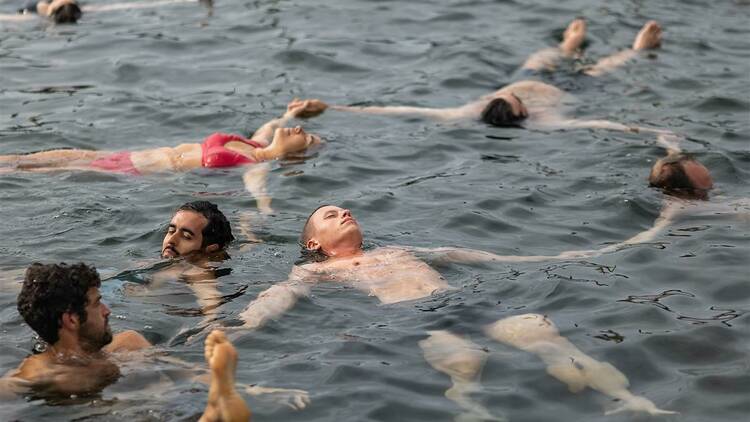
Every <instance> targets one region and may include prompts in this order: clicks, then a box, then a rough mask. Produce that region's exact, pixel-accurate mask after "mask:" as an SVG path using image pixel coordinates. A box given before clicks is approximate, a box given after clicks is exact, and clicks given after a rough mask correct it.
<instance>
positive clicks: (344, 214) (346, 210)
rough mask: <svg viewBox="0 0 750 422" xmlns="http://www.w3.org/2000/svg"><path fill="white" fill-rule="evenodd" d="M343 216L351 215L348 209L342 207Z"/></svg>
mask: <svg viewBox="0 0 750 422" xmlns="http://www.w3.org/2000/svg"><path fill="white" fill-rule="evenodd" d="M343 216H344V217H351V216H352V212H351V211H350V210H348V209H346V208H344V212H343Z"/></svg>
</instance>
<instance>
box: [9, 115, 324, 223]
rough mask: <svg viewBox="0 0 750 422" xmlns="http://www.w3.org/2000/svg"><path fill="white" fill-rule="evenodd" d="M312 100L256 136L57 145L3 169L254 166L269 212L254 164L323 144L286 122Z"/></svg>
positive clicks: (253, 182) (250, 176)
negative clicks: (113, 147) (133, 146)
mask: <svg viewBox="0 0 750 422" xmlns="http://www.w3.org/2000/svg"><path fill="white" fill-rule="evenodd" d="M308 106H309V103H304V102H297V103H295V104H294V105H291V106H289V107H288V108H287V111H286V113H284V115H283V116H281V117H280V118H278V119H273V120H270V121H268V122H267V123H265V124H264V125H263V126H261V127H260V128H259V129H258V130H257V131H255V133H254V134H253V136H252V137H251V139H246V138H244V137H242V136H240V135H233V134H226V133H214V134H212V135H210V136H208V137H207V138H205V139H204V140H203V142H202V143H200V144H198V143H189V144H180V145H178V146H176V147H173V148H170V147H163V148H153V149H146V150H139V151H117V152H112V151H91V150H81V149H56V150H51V151H43V152H36V153H30V154H13V155H0V173H8V172H17V171H30V172H49V171H97V172H105V173H119V174H128V175H145V174H153V173H169V172H181V171H190V170H193V169H197V168H201V167H210V168H216V167H237V166H249V167H248V169H247V170H246V171H245V174H244V175H243V181H244V184H245V188H246V189H247V190H248V191H249V192H250V193H251V194H252V195H253V197H255V199H256V200H257V202H258V208H259V209H260V210H261V211H263V212H270V210H271V209H270V197H269V196H268V194H267V192H266V190H265V180H266V176H267V169H264V168H263V167H260V168H253V166H252V164H256V163H261V162H264V161H269V160H275V159H278V158H283V157H286V156H289V155H293V154H298V153H301V152H303V151H305V150H307V149H308V148H310V147H313V146H315V145H319V144H320V143H321V139H320V137H319V136H317V135H313V134H309V133H307V132H305V131H304V130H303V129H302V128H301V127H300V126H296V127H284V125H285V124H286V123H287V122H288V121H289V120H290V119H292V118H294V117H296V116H297V115H299V114H300V113H303V112H304V111H305V109H306V107H308Z"/></svg>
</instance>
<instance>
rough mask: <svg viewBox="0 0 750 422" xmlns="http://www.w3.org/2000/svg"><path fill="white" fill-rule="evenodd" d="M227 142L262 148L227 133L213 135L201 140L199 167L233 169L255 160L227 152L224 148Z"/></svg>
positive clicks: (250, 141)
mask: <svg viewBox="0 0 750 422" xmlns="http://www.w3.org/2000/svg"><path fill="white" fill-rule="evenodd" d="M227 142H242V143H243V144H246V145H250V146H251V147H253V148H263V147H264V146H263V145H261V144H259V143H258V142H255V141H252V140H250V139H245V138H243V137H242V136H240V135H232V134H228V133H220V132H217V133H214V134H211V135H209V136H208V137H207V138H206V139H204V140H203V143H202V144H201V150H202V151H203V153H202V157H201V165H202V166H203V167H234V166H239V165H241V164H252V163H255V160H253V159H251V158H248V157H246V156H244V155H242V154H240V153H239V152H235V151H231V150H228V149H226V148H225V147H224V145H226V144H227Z"/></svg>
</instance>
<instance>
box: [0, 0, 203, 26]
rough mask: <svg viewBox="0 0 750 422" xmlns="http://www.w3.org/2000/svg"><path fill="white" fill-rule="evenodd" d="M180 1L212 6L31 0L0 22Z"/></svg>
mask: <svg viewBox="0 0 750 422" xmlns="http://www.w3.org/2000/svg"><path fill="white" fill-rule="evenodd" d="M180 3H202V4H206V5H207V6H208V7H209V10H210V8H211V7H212V0H154V1H134V2H124V3H112V4H104V5H83V6H80V5H79V4H78V2H77V1H76V0H51V1H48V0H31V1H29V2H28V3H26V5H25V6H24V7H22V8H20V9H18V14H0V22H2V21H6V22H8V21H10V22H20V21H28V20H32V19H34V15H38V16H40V17H44V18H47V19H49V20H51V21H53V22H55V23H58V24H62V23H76V22H78V20H79V19H81V16H83V12H86V13H87V14H88V13H92V12H93V13H96V12H108V11H114V10H135V9H150V8H154V7H161V6H167V5H171V4H180Z"/></svg>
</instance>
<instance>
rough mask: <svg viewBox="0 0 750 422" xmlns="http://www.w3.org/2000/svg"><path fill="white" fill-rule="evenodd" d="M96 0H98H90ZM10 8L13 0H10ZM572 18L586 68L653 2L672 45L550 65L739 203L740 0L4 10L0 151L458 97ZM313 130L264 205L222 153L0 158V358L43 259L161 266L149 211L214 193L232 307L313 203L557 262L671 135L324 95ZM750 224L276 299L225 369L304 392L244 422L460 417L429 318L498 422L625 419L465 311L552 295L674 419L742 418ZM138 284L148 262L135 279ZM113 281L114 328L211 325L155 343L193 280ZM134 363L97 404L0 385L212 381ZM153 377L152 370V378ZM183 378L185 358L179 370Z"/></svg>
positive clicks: (635, 190)
mask: <svg viewBox="0 0 750 422" xmlns="http://www.w3.org/2000/svg"><path fill="white" fill-rule="evenodd" d="M102 3H106V2H102ZM2 5H3V8H4V9H5V11H9V10H12V9H13V7H15V6H16V3H15V2H10V1H4V2H3V4H2ZM576 16H583V17H585V18H586V19H587V20H588V23H589V35H588V49H587V55H586V57H585V58H584V61H594V60H595V59H596V58H598V57H601V56H602V55H605V54H608V53H611V52H613V51H615V50H618V49H620V48H623V47H625V46H628V45H629V44H630V43H631V42H632V38H633V36H634V35H635V33H636V32H637V30H638V29H639V27H640V26H641V25H642V24H643V23H644V22H645V21H646V20H648V19H656V20H658V21H660V22H661V23H662V24H663V26H664V28H665V33H664V43H663V48H662V49H661V50H659V51H657V52H656V53H655V54H653V55H652V57H651V58H645V59H641V60H640V61H638V62H636V63H632V64H630V65H628V66H625V67H624V68H623V69H621V70H620V71H618V72H616V73H615V74H614V75H612V76H608V77H605V78H602V79H599V80H589V79H585V78H582V77H581V76H578V75H575V74H574V73H573V72H572V70H573V66H572V65H564V66H562V67H561V69H559V71H558V72H557V73H556V74H554V75H549V77H548V78H547V80H548V81H551V82H553V83H555V84H557V85H558V86H561V87H563V88H565V89H566V90H569V91H571V92H572V93H573V94H574V95H576V96H577V97H578V98H579V99H580V100H581V101H580V105H579V108H578V110H576V113H577V114H578V115H580V116H586V117H590V118H608V119H612V120H617V121H621V122H624V123H632V124H648V125H653V126H657V127H664V128H669V129H672V130H674V131H677V132H680V133H683V134H686V135H688V136H689V137H690V138H691V141H690V142H688V143H686V144H685V149H687V150H688V151H690V152H692V153H694V154H695V155H696V157H698V159H699V160H701V162H703V163H704V164H705V165H706V166H707V167H708V168H710V169H711V172H712V174H713V177H714V180H715V182H716V192H715V194H716V195H715V197H716V199H715V200H716V201H721V200H722V199H719V198H720V197H721V196H723V197H724V200H726V199H727V198H729V199H731V198H742V197H748V196H750V189H748V180H749V179H750V148H749V146H750V144H749V143H748V142H749V141H750V29H748V25H747V23H748V21H749V18H750V8H749V7H748V3H747V2H744V1H722V2H711V1H697V0H693V1H682V2H642V1H623V2H606V3H603V2H597V1H583V0H577V1H558V2H545V1H525V2H516V1H437V0H433V1H417V2H396V1H363V0H358V1H325V2H306V1H297V2H294V1H247V2H242V1H239V0H219V1H217V2H216V4H215V6H214V8H213V10H212V12H211V13H209V10H208V9H207V8H205V7H204V6H199V5H197V4H196V5H182V6H171V7H163V8H159V9H153V10H137V11H118V12H108V13H100V14H98V15H94V14H91V15H88V16H86V17H85V18H84V19H83V20H82V21H81V22H80V24H79V25H75V26H60V27H54V26H48V25H46V24H43V23H39V22H28V23H23V24H8V23H2V24H0V110H1V111H0V154H7V153H15V152H28V151H38V150H43V149H52V148H60V147H66V148H88V149H100V150H121V149H139V148H147V147H156V146H172V145H175V144H177V143H180V142H189V141H199V140H200V139H202V138H203V137H204V136H205V135H207V134H209V133H211V132H213V131H218V130H221V131H238V132H241V133H248V132H252V130H254V129H255V128H256V127H257V126H258V125H259V124H261V123H263V122H264V121H266V120H267V119H269V118H271V117H274V116H276V115H279V114H281V112H282V110H283V109H284V107H285V104H286V102H287V101H288V100H290V99H291V98H293V97H295V96H300V97H320V98H323V99H325V100H328V101H330V102H332V103H344V104H346V103H363V102H364V103H374V104H379V103H382V104H396V103H397V104H413V105H420V106H434V107H440V106H451V105H459V104H463V103H465V102H467V101H469V100H471V99H474V98H476V97H478V96H480V95H482V94H485V93H487V92H489V91H491V90H494V89H496V88H498V87H500V86H502V85H504V84H505V83H508V82H510V81H512V80H513V79H512V78H513V73H514V72H515V70H516V69H517V67H518V65H519V64H520V63H522V62H523V60H524V59H525V58H526V57H527V56H528V55H529V54H530V53H532V52H533V51H535V50H537V49H539V48H543V47H545V46H548V45H552V44H554V43H556V42H557V38H556V36H558V35H559V34H560V32H561V31H562V29H563V28H564V27H565V25H566V24H567V23H568V22H569V21H570V20H571V19H572V18H574V17H576ZM304 126H305V128H307V129H309V130H310V131H312V132H314V133H320V134H321V135H322V136H323V137H324V138H325V139H327V140H328V144H327V145H326V146H325V147H324V148H323V149H321V150H320V151H319V152H318V153H317V154H316V155H315V156H314V157H312V158H311V159H309V160H307V161H306V162H303V163H274V164H273V165H272V173H271V177H270V183H269V190H270V192H272V195H273V197H274V202H273V207H274V209H275V210H276V213H275V214H274V215H273V216H271V217H267V218H259V217H258V216H257V213H256V212H255V205H254V201H253V200H252V199H251V198H250V197H249V196H248V194H247V193H245V191H244V190H243V187H242V182H241V178H240V177H241V174H242V173H241V172H242V170H240V169H232V170H200V171H194V172H191V173H186V174H176V175H162V176H146V177H127V176H112V175H102V174H94V173H55V174H13V175H2V176H0V187H1V190H0V198H1V200H2V202H0V204H1V205H0V211H1V212H2V219H0V237H2V239H3V241H2V242H0V256H1V257H2V258H1V259H2V261H1V262H0V270H2V271H3V272H4V275H3V276H2V278H3V282H2V290H1V291H0V328H1V329H2V342H1V344H0V369H1V370H2V372H5V371H7V370H10V369H12V368H14V367H16V365H17V364H18V362H20V360H21V359H23V357H25V356H26V355H27V354H28V352H29V350H30V347H31V344H32V340H31V331H30V330H29V329H28V328H27V327H26V326H25V325H24V324H22V321H21V320H20V317H19V316H18V314H17V311H16V310H15V296H16V294H17V289H18V286H17V283H18V281H19V280H20V278H21V274H22V270H23V268H25V267H26V266H27V265H28V264H29V263H31V262H33V261H44V262H54V261H68V262H70V261H78V260H83V261H86V262H90V263H93V264H95V265H96V266H97V268H98V269H99V270H100V271H102V273H103V274H105V275H109V276H111V275H113V274H116V273H118V272H120V271H123V270H126V269H133V268H140V267H144V266H148V265H149V264H151V263H154V262H156V259H155V258H156V257H157V256H158V253H159V246H160V242H161V238H162V235H163V230H164V228H165V224H166V222H167V221H168V219H169V218H170V216H171V213H172V211H173V209H174V208H175V207H176V206H177V205H179V204H181V203H183V202H185V201H188V200H194V199H198V198H200V199H209V200H211V201H214V202H216V203H218V204H219V206H220V207H221V208H222V209H223V210H225V211H226V212H227V214H228V215H229V216H230V219H231V221H232V223H233V224H235V225H238V224H239V222H240V221H241V220H242V219H244V218H246V217H248V218H251V219H252V221H253V229H254V231H255V232H256V234H257V235H258V236H259V237H260V238H261V239H263V240H264V243H262V244H258V245H254V244H252V243H250V242H249V241H247V240H246V239H244V238H241V239H240V240H239V241H238V242H236V243H235V244H234V246H233V247H232V250H231V251H230V253H231V255H232V257H233V259H232V260H231V261H228V262H227V263H225V264H224V265H225V266H226V267H230V268H231V269H232V272H231V274H229V275H227V276H224V277H222V278H221V279H220V281H221V283H220V290H221V291H222V293H223V294H225V295H228V296H229V295H235V296H236V297H234V298H232V299H228V303H226V304H225V305H224V306H223V307H222V308H221V312H222V318H224V319H226V320H228V321H231V320H232V319H234V318H236V315H237V313H238V312H239V311H240V310H242V309H243V308H244V306H245V305H246V304H247V303H248V302H249V301H250V300H251V299H252V298H254V297H255V296H256V295H257V294H258V293H259V292H260V291H262V290H264V289H266V288H268V287H269V286H270V285H272V284H273V283H274V282H276V281H278V280H282V279H284V278H285V277H286V275H287V274H288V271H289V269H290V268H291V266H292V264H293V263H294V262H295V261H296V260H297V258H298V256H299V254H298V252H299V251H298V247H297V245H296V238H297V236H298V234H299V231H300V229H301V224H302V223H303V220H304V218H305V217H306V216H307V214H308V213H309V211H310V210H312V209H313V208H315V207H316V206H317V205H319V204H321V203H326V202H329V203H337V204H341V205H343V206H346V207H350V208H351V209H352V210H353V212H354V213H355V214H356V215H357V216H358V217H359V219H360V221H361V224H362V225H363V227H364V228H365V234H366V237H367V238H368V239H369V240H368V241H369V242H370V244H372V245H389V244H403V245H414V246H426V247H435V246H446V245H453V246H463V247H473V248H478V249H485V250H490V251H495V252H498V253H503V254H554V253H557V252H560V251H564V250H569V249H588V248H591V247H596V246H600V245H604V244H606V243H607V242H616V241H621V240H624V239H626V238H628V237H630V236H632V235H634V234H635V233H638V232H640V231H642V230H645V229H647V228H648V227H650V226H651V224H652V222H653V219H654V218H655V217H656V216H657V215H658V213H659V209H660V206H661V200H662V194H661V193H660V192H657V191H655V190H653V189H649V188H647V186H646V181H645V178H646V176H647V174H648V171H649V169H650V167H651V165H652V163H653V160H655V159H656V158H658V157H660V156H661V155H662V154H663V151H662V150H660V149H659V148H658V147H656V146H655V145H654V143H653V140H652V139H649V138H648V137H647V136H643V135H633V134H619V133H610V132H600V131H596V132H592V131H588V130H569V131H559V132H532V131H522V130H513V129H493V128H486V127H484V126H482V125H477V124H475V123H468V122H467V123H462V124H439V123H435V122H429V121H420V120H410V119H397V118H396V119H394V118H384V117H373V116H370V117H366V116H359V117H357V116H350V115H342V114H336V113H327V114H325V115H324V116H322V117H320V118H318V119H315V120H311V121H309V122H305V123H304ZM748 228H749V224H748V218H747V216H746V215H745V216H744V217H737V216H731V215H710V214H709V215H704V216H698V217H686V218H682V219H680V220H678V221H677V222H676V223H675V224H674V225H672V226H671V227H669V229H668V230H667V231H665V232H664V233H662V234H660V235H659V236H658V237H657V241H658V245H650V246H641V247H636V248H632V249H629V250H625V251H621V252H618V253H614V254H610V255H606V256H603V257H600V258H596V259H593V260H591V261H587V262H580V261H571V262H557V263H533V264H513V265H488V266H450V267H441V268H439V269H440V270H441V272H443V274H444V275H445V276H446V278H447V279H448V281H449V282H450V284H451V285H452V286H454V287H456V288H457V290H455V291H452V292H450V293H446V294H442V295H439V296H436V297H433V298H429V299H425V300H423V301H418V302H415V303H407V304H400V305H388V306H385V305H379V304H378V303H377V302H376V301H375V300H374V299H373V298H370V297H367V296H365V295H363V294H361V293H358V292H357V291H354V290H351V289H347V288H343V287H336V286H323V287H321V288H318V289H316V290H314V294H313V296H312V297H311V298H310V299H307V300H303V301H301V302H300V303H299V304H298V305H297V306H296V307H295V308H294V309H293V310H292V311H290V312H289V313H287V314H286V315H285V316H284V317H283V318H282V319H280V320H278V321H276V322H273V323H271V324H269V325H268V326H267V327H266V328H264V329H262V330H259V331H257V332H255V333H253V334H252V335H250V336H246V337H245V338H243V339H242V340H241V341H240V342H238V343H237V346H238V348H239V350H240V359H241V362H240V367H239V369H238V380H239V381H242V382H247V383H258V384H261V385H265V386H280V387H287V388H300V389H305V390H308V391H310V393H311V398H312V405H311V406H309V407H308V409H306V410H304V411H302V412H294V411H292V410H289V409H287V408H285V407H283V406H278V405H275V404H269V403H267V402H263V401H259V400H255V399H250V400H249V403H250V405H251V406H252V407H253V410H254V412H255V416H256V417H257V420H259V421H262V420H276V421H280V420H317V421H329V420H389V421H397V420H398V421H400V420H409V421H422V420H424V421H427V420H429V421H437V420H440V421H443V420H446V421H447V420H452V419H453V418H454V417H455V416H456V415H457V414H459V413H460V410H459V408H458V407H457V406H456V405H454V404H453V403H452V402H450V401H448V400H447V399H446V398H444V397H443V392H444V391H445V390H446V389H447V388H448V387H449V386H450V382H449V379H448V377H447V376H445V375H443V374H440V373H438V372H436V371H434V370H433V369H432V368H431V367H430V366H429V365H428V364H427V363H426V362H425V360H424V359H423V357H422V355H421V352H420V349H419V347H418V346H417V342H418V341H419V340H420V339H422V338H424V333H425V331H426V330H432V329H451V330H452V331H454V332H457V333H462V334H466V335H467V336H468V338H470V339H471V340H472V341H475V342H477V343H478V344H480V345H482V346H484V347H487V349H488V350H490V351H491V356H490V359H489V360H488V362H487V365H486V367H485V371H484V374H483V376H482V385H483V387H484V390H483V391H482V392H479V393H477V394H475V395H474V397H475V398H476V399H477V400H478V401H479V402H481V403H483V404H484V405H485V406H487V407H488V408H489V409H490V411H491V412H492V413H494V414H496V415H502V416H505V417H507V418H509V419H510V420H513V421H540V420H550V421H552V420H570V421H573V420H576V421H578V420H605V419H606V420H631V419H632V418H634V417H637V418H646V417H641V416H633V415H632V414H621V415H616V416H608V417H605V416H603V410H604V409H605V408H609V407H611V406H612V403H611V402H610V400H609V399H608V398H607V397H605V396H604V395H602V394H599V393H597V392H594V391H591V390H587V391H584V392H582V393H579V394H573V393H570V392H568V390H567V388H566V387H565V385H564V384H562V383H560V382H558V381H557V380H556V379H554V378H552V377H550V376H549V375H547V374H546V372H545V370H544V366H543V364H542V363H541V361H540V360H539V359H538V358H537V357H535V356H533V355H531V354H528V353H526V352H522V351H519V350H515V349H512V348H509V347H506V346H503V345H501V344H496V343H493V342H492V341H489V340H487V339H486V338H484V337H483V336H482V335H481V333H480V330H479V327H480V326H481V325H482V324H485V323H489V322H491V321H494V320H496V319H499V318H503V317H506V316H511V315H516V314H519V313H525V312H536V313H543V314H547V315H548V316H549V317H550V318H551V319H552V320H554V321H555V323H556V324H557V325H558V327H559V328H560V331H561V333H562V334H563V335H564V336H566V337H567V338H569V339H570V341H571V342H572V343H573V344H575V345H576V346H577V347H579V348H580V349H581V350H583V351H584V352H585V353H587V354H589V355H591V356H593V357H594V358H596V359H599V360H603V361H608V362H610V363H612V364H613V365H614V366H616V367H617V368H619V369H620V370H621V371H622V372H623V373H624V374H626V375H627V376H628V378H629V379H630V382H631V390H632V391H633V392H634V393H636V394H638V395H643V396H646V397H648V398H649V399H651V400H653V401H654V402H655V403H656V404H657V405H658V406H660V407H662V408H665V409H670V410H676V411H679V412H680V415H678V416H669V417H662V418H663V419H664V420H689V421H705V420H744V419H745V418H746V417H747V415H748V414H749V412H750V400H748V398H749V397H750V359H749V358H748V348H750V340H749V338H750V337H748V332H749V331H748V329H749V328H750V317H748V312H750V285H749V284H748V281H749V280H748V273H749V271H748V270H749V269H750V265H749V264H748V258H749V257H750V239H749V237H748V233H749V231H748ZM141 276H143V277H147V276H148V271H146V272H145V274H141ZM141 276H137V277H136V276H132V277H118V278H117V279H114V280H111V281H110V282H108V283H107V284H106V286H105V288H104V291H105V299H106V301H107V302H108V303H110V304H111V307H112V311H113V316H115V317H114V318H112V319H111V320H112V325H113V327H114V328H115V329H137V330H139V331H141V332H144V333H145V335H146V336H147V337H148V338H149V339H151V340H152V341H155V342H156V343H157V344H158V346H159V347H161V348H163V349H165V350H168V351H169V352H170V353H171V354H173V355H175V356H178V357H180V358H182V359H185V360H188V361H192V362H196V363H198V364H201V365H202V364H203V363H202V362H203V361H202V359H203V358H202V345H201V344H198V343H195V344H192V345H178V346H173V347H170V346H169V345H168V341H169V339H170V338H172V337H173V336H174V335H175V334H177V333H178V332H179V331H180V330H181V329H183V328H186V327H191V326H193V325H195V324H197V323H198V321H199V320H200V318H199V317H190V316H185V314H189V313H190V312H191V311H194V310H196V309H197V305H196V304H195V302H194V299H193V296H192V295H191V293H190V291H189V289H188V288H187V287H186V286H184V285H183V284H180V283H167V284H166V285H163V286H162V287H159V288H156V289H152V290H149V291H147V292H146V293H143V294H141V295H140V296H130V295H126V294H125V293H124V287H125V286H126V285H127V284H128V283H132V282H133V281H134V280H137V279H138V278H139V277H141ZM169 370H170V369H169V368H162V367H159V366H158V365H157V364H144V366H143V367H142V368H134V369H132V370H131V375H130V376H129V377H126V378H125V379H123V380H122V381H121V382H119V383H118V384H115V385H114V386H112V387H110V388H108V389H106V390H105V391H104V392H103V393H102V394H101V396H100V397H97V398H96V399H91V398H88V399H78V400H72V401H70V402H63V403H45V402H43V401H39V400H36V401H28V402H27V401H19V402H14V403H11V404H4V405H3V407H2V411H1V412H2V413H1V414H2V419H3V420H10V419H19V420H108V421H109V420H189V419H190V418H194V417H195V415H197V414H199V413H200V411H201V409H202V407H203V406H204V404H205V394H206V389H205V388H204V387H201V386H200V385H198V384H194V383H191V382H190V381H188V380H185V379H183V380H182V381H177V382H171V383H165V382H161V381H163V380H162V379H161V378H163V377H161V378H160V376H159V375H158V374H159V373H160V372H163V373H167V372H168V371H169ZM155 374H156V375H155ZM177 378H178V379H179V377H177Z"/></svg>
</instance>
